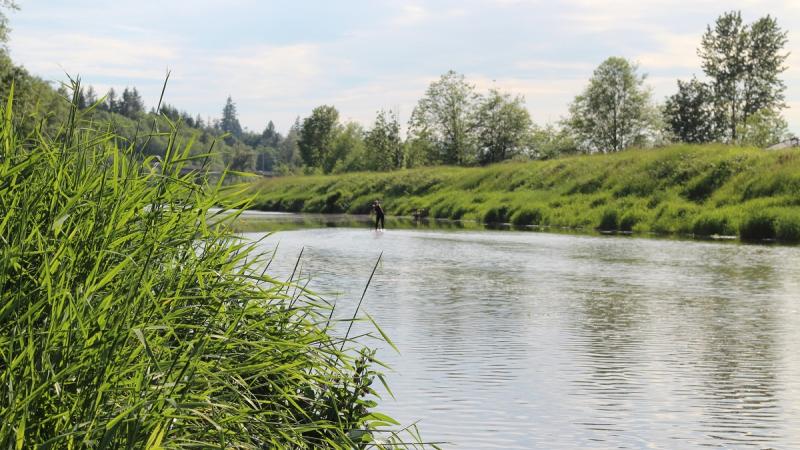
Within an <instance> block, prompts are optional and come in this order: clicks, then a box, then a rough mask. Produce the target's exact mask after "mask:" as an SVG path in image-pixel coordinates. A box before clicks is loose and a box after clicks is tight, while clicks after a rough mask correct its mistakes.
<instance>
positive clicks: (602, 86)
mask: <svg viewBox="0 0 800 450" xmlns="http://www.w3.org/2000/svg"><path fill="white" fill-rule="evenodd" d="M636 69H637V68H636V66H635V65H633V64H631V63H630V62H628V60H626V59H624V58H619V57H611V58H608V59H606V60H605V61H603V63H602V64H600V66H599V67H597V69H595V71H594V74H592V78H591V79H590V80H589V86H588V87H587V88H586V90H585V91H584V92H583V93H582V94H580V95H578V96H577V97H575V100H574V101H573V102H572V105H570V117H569V119H568V121H567V123H568V125H569V127H570V129H571V130H572V132H573V133H574V134H575V136H576V140H577V142H578V145H579V147H581V148H582V149H584V150H585V151H587V152H600V153H607V152H617V151H620V150H624V149H626V148H629V147H632V146H642V145H644V144H645V143H646V142H647V141H648V139H650V138H651V135H652V134H653V133H654V131H655V129H656V127H655V117H654V113H655V110H654V109H653V107H652V105H651V104H650V102H651V101H650V91H649V90H648V89H646V88H645V87H644V76H641V75H638V74H637V73H636Z"/></svg>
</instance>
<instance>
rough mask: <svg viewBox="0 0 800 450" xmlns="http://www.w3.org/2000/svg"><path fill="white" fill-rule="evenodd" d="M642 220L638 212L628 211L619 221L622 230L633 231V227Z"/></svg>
mask: <svg viewBox="0 0 800 450" xmlns="http://www.w3.org/2000/svg"><path fill="white" fill-rule="evenodd" d="M640 220H641V217H640V216H639V214H638V213H637V212H634V211H627V212H625V214H623V215H622V218H621V219H620V221H619V229H620V231H633V227H634V226H636V224H637V223H639V221H640Z"/></svg>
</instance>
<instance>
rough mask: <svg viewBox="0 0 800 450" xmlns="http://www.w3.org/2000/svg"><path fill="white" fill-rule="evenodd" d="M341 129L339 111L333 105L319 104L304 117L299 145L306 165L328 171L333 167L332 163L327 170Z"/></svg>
mask: <svg viewBox="0 0 800 450" xmlns="http://www.w3.org/2000/svg"><path fill="white" fill-rule="evenodd" d="M339 129H340V125H339V111H337V110H336V108H334V107H333V106H328V105H323V106H318V107H316V108H314V110H313V111H311V115H310V116H309V117H306V118H305V119H303V125H302V127H301V128H300V135H299V139H298V141H297V145H298V147H299V149H300V155H301V157H302V158H303V162H304V163H305V165H306V166H308V167H314V168H322V169H323V170H324V171H326V172H329V171H330V169H332V168H333V166H332V165H331V166H330V167H329V168H328V170H325V166H326V165H328V164H329V163H330V157H329V154H330V153H331V152H332V143H333V140H334V138H335V137H336V134H337V133H338V132H339Z"/></svg>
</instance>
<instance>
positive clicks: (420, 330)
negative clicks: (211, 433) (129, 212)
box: [246, 228, 800, 449]
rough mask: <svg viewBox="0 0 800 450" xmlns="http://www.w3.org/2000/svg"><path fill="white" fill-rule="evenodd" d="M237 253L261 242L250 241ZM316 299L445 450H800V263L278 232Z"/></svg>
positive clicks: (483, 234)
mask: <svg viewBox="0 0 800 450" xmlns="http://www.w3.org/2000/svg"><path fill="white" fill-rule="evenodd" d="M246 235H247V236H249V237H253V238H258V237H262V235H261V234H259V233H247V234H246ZM260 245H262V246H263V247H264V249H265V250H267V249H273V248H274V247H275V246H276V245H277V246H278V252H277V257H276V260H275V261H274V262H273V264H272V266H271V268H272V271H273V273H275V274H277V275H282V276H284V277H288V275H289V274H290V273H291V270H292V268H293V267H294V263H295V261H296V258H297V256H298V254H299V253H300V250H301V248H304V249H305V250H304V253H303V257H302V270H303V272H304V273H306V274H313V278H312V280H311V283H310V287H311V288H312V289H316V290H318V291H321V292H322V293H324V294H326V297H327V298H328V299H330V300H335V301H336V302H337V309H338V310H339V311H340V312H341V313H343V314H346V313H347V312H349V313H350V314H352V311H353V308H354V307H355V304H356V303H357V301H358V297H359V295H360V293H361V290H362V289H363V287H364V284H365V282H366V280H367V279H368V277H369V274H370V271H371V270H372V267H373V265H374V263H375V261H376V259H377V258H378V255H379V254H380V253H381V252H383V260H382V263H381V264H380V265H379V267H378V269H377V272H376V274H375V279H374V280H373V283H372V285H371V287H370V289H369V291H368V294H367V298H366V300H365V309H366V311H367V312H369V313H370V314H371V315H373V316H374V317H375V319H376V320H377V321H378V323H380V324H381V326H382V328H383V329H384V330H385V331H386V332H387V333H388V334H389V335H390V336H391V337H392V339H393V340H394V342H395V344H396V345H397V346H398V347H399V349H400V351H401V354H399V355H398V354H396V353H394V352H393V351H391V350H389V349H381V350H380V351H379V355H378V356H379V357H380V358H381V359H383V360H384V361H386V362H388V363H389V364H391V366H392V367H393V371H391V372H389V373H388V381H389V384H390V386H391V387H392V390H393V391H394V393H395V396H396V397H397V400H392V399H391V398H388V399H386V400H385V401H383V402H382V404H381V408H380V410H381V411H383V412H386V413H389V414H390V415H392V416H393V417H395V418H397V419H399V420H400V421H401V422H403V423H411V422H413V421H417V420H419V427H420V429H421V431H422V434H423V437H424V438H425V439H426V440H431V441H447V442H450V444H449V445H447V446H445V448H454V449H455V448H457V449H491V448H498V449H579V448H592V449H594V448H598V449H610V448H633V449H650V448H653V449H690V448H707V447H711V448H776V449H777V448H781V449H783V448H800V283H799V280H800V248H797V247H778V246H748V245H738V244H730V243H728V244H721V243H704V242H691V241H672V240H653V239H643V238H636V239H631V238H624V237H602V236H601V237H591V236H588V237H587V236H571V235H558V234H547V233H532V232H502V231H433V230H389V231H387V232H385V233H383V234H375V233H374V232H371V231H368V230H365V229H354V228H323V229H306V230H300V231H281V232H278V233H275V234H274V235H271V236H269V237H268V238H267V239H265V240H264V241H263V243H262V244H260Z"/></svg>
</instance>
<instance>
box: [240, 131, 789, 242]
mask: <svg viewBox="0 0 800 450" xmlns="http://www.w3.org/2000/svg"><path fill="white" fill-rule="evenodd" d="M251 189H252V191H251V193H254V194H255V195H256V199H255V202H254V203H253V204H252V207H254V208H256V209H263V210H272V211H295V212H323V213H336V212H346V213H353V214H366V213H368V212H369V211H370V205H371V202H372V201H373V200H374V199H376V198H377V199H381V200H383V203H384V207H385V209H386V211H387V212H388V213H389V214H390V215H407V216H411V215H413V214H415V213H417V212H418V210H419V211H420V212H422V214H423V215H425V216H427V217H430V218H446V219H471V220H477V221H481V222H484V223H511V224H513V225H515V226H518V227H527V226H539V227H567V228H581V229H597V230H603V231H620V232H640V233H641V232H653V233H659V234H681V235H687V234H693V235H697V236H712V235H720V236H739V237H741V238H742V239H778V240H781V241H789V242H796V241H798V240H800V208H798V198H800V197H798V194H800V152H797V151H796V150H791V149H789V150H780V151H770V152H767V151H764V150H760V149H756V148H743V147H732V146H725V145H719V144H707V145H675V146H670V147H667V148H662V149H658V150H637V149H632V150H627V151H622V152H618V153H613V154H604V155H599V154H598V155H579V156H572V157H563V158H559V159H555V160H548V161H531V162H509V163H503V164H495V165H492V166H488V167H476V168H460V167H426V168H418V169H407V170H401V171H396V172H387V173H356V174H343V175H339V176H297V177H282V178H275V179H269V180H263V181H260V182H258V183H256V184H254V185H253V186H252V187H251Z"/></svg>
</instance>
